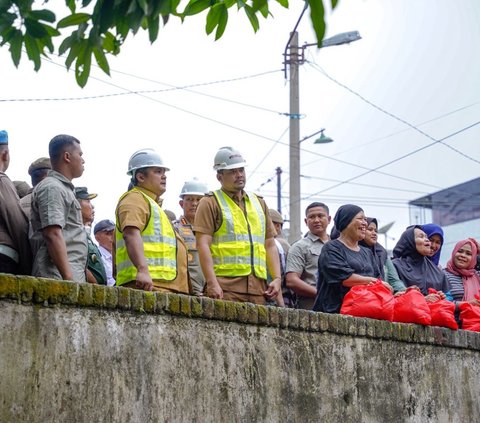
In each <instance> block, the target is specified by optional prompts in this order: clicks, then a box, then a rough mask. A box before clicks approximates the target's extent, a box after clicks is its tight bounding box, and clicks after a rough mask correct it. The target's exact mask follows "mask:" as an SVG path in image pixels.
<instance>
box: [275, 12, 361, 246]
mask: <svg viewBox="0 0 480 423" xmlns="http://www.w3.org/2000/svg"><path fill="white" fill-rule="evenodd" d="M305 9H306V8H304V9H303V11H302V14H301V15H300V18H299V19H298V21H297V23H296V25H295V28H294V30H293V31H292V32H291V33H290V38H289V40H288V42H287V45H286V46H285V50H284V53H283V57H284V65H285V76H286V72H287V65H289V69H290V113H289V118H290V231H289V237H288V240H289V241H290V243H293V242H295V241H297V240H298V239H299V238H300V236H301V231H300V220H301V215H300V203H301V199H300V142H301V141H305V139H306V138H304V139H302V140H300V118H301V117H302V116H301V115H300V90H299V76H298V70H299V66H300V65H302V64H303V63H305V49H306V48H307V47H310V46H314V45H317V44H316V43H312V44H304V45H303V46H299V45H298V32H297V31H296V29H297V27H298V24H299V23H300V19H301V18H302V16H303V13H304V12H305ZM359 39H361V37H360V34H359V32H358V31H351V32H344V33H342V34H338V35H335V36H333V37H331V38H327V39H326V40H323V42H322V45H321V47H330V46H338V45H341V44H348V43H351V42H353V41H357V40H359ZM319 132H321V133H322V135H321V136H320V138H319V140H318V142H315V143H316V144H323V143H325V142H331V139H330V140H329V139H328V137H326V136H325V135H323V130H321V131H319ZM322 136H323V139H322Z"/></svg>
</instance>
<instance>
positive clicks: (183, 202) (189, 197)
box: [173, 178, 208, 296]
mask: <svg viewBox="0 0 480 423" xmlns="http://www.w3.org/2000/svg"><path fill="white" fill-rule="evenodd" d="M207 192H208V188H207V185H206V184H204V183H202V182H200V181H199V180H198V179H196V178H194V179H193V180H191V181H187V182H185V184H184V185H183V187H182V191H181V193H180V201H179V204H180V207H181V208H182V210H183V215H182V216H180V217H179V218H178V220H175V221H174V222H173V224H174V226H175V228H176V229H177V230H178V232H180V235H181V236H182V238H183V240H184V241H185V243H186V244H187V249H188V273H189V274H190V281H191V283H192V290H193V293H194V294H195V295H198V296H200V295H203V288H204V287H205V277H204V276H203V273H202V268H201V267H200V259H199V256H198V249H197V242H196V240H195V234H194V232H193V223H194V221H195V214H196V212H197V207H198V203H199V202H200V200H201V199H202V198H203V196H204V195H205V194H206V193H207Z"/></svg>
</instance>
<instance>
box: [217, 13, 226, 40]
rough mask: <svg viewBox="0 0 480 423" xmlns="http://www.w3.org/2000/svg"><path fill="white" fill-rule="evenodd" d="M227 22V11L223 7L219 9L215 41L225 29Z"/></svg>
mask: <svg viewBox="0 0 480 423" xmlns="http://www.w3.org/2000/svg"><path fill="white" fill-rule="evenodd" d="M227 22H228V9H227V8H226V7H225V6H223V7H222V8H221V13H220V17H219V19H218V26H217V31H216V33H215V41H216V40H218V39H220V38H221V37H222V35H223V33H224V32H225V28H226V27H227Z"/></svg>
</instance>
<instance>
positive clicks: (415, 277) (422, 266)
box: [392, 226, 453, 302]
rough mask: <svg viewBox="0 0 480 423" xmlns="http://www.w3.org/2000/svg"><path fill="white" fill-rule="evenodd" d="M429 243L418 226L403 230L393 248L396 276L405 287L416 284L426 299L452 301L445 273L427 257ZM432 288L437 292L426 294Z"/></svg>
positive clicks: (429, 249)
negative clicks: (437, 292)
mask: <svg viewBox="0 0 480 423" xmlns="http://www.w3.org/2000/svg"><path fill="white" fill-rule="evenodd" d="M430 252H431V243H430V240H429V239H428V237H427V234H426V233H425V232H424V231H423V230H422V229H421V227H420V226H410V227H409V228H407V229H406V230H405V232H404V233H403V234H402V236H401V237H400V239H399V240H398V243H397V245H396V246H395V248H394V249H393V260H392V261H393V264H394V265H395V268H396V269H397V272H398V276H399V277H400V279H401V280H402V281H403V282H404V283H405V285H406V286H407V287H409V286H417V287H418V288H419V289H420V292H421V293H422V294H423V295H425V297H426V300H427V301H432V302H434V301H437V300H438V298H439V297H440V298H442V299H443V298H445V297H446V298H447V299H448V300H450V301H452V300H453V298H452V296H451V295H450V284H449V283H448V281H447V278H446V276H445V274H444V273H443V272H442V271H441V270H440V269H439V268H438V267H437V266H436V265H435V264H433V262H432V261H431V260H430V259H429V254H430ZM428 288H434V289H435V290H437V291H439V294H438V295H436V294H430V295H429V294H428Z"/></svg>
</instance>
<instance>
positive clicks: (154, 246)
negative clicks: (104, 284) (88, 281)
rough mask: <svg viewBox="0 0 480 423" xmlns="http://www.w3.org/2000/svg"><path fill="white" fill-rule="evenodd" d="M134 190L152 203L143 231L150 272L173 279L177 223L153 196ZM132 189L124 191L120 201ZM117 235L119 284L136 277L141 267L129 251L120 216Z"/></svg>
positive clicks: (175, 267) (175, 271) (116, 260)
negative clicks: (134, 263)
mask: <svg viewBox="0 0 480 423" xmlns="http://www.w3.org/2000/svg"><path fill="white" fill-rule="evenodd" d="M132 191H136V192H139V193H140V194H142V195H143V197H144V198H145V200H146V201H147V202H148V204H149V206H150V218H149V219H148V222H147V225H146V227H145V229H144V230H143V231H142V233H141V236H142V241H143V251H144V254H145V260H146V261H147V265H148V271H149V273H150V276H151V278H152V279H153V280H159V279H161V280H165V281H173V280H174V279H175V278H176V277H177V239H176V237H175V231H174V229H173V226H172V224H171V223H170V220H169V219H168V217H167V215H166V214H165V212H164V211H163V210H162V209H161V208H160V206H159V205H158V204H157V203H156V202H155V201H154V200H153V199H152V198H150V197H149V196H148V195H146V194H145V193H143V192H142V191H140V190H139V189H136V188H133V189H132ZM129 192H130V191H129ZM129 192H126V193H125V194H123V195H122V197H120V201H121V200H122V199H123V198H124V197H125V196H126V195H127V194H128V193H129ZM115 239H116V254H115V263H116V267H117V278H116V281H117V285H123V284H125V283H127V282H131V281H134V280H135V279H136V277H137V268H136V267H135V266H134V265H133V263H132V261H131V260H130V257H129V255H128V252H127V247H126V246H125V240H124V239H123V234H122V233H121V232H120V230H119V226H118V220H117V225H116V226H115Z"/></svg>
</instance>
